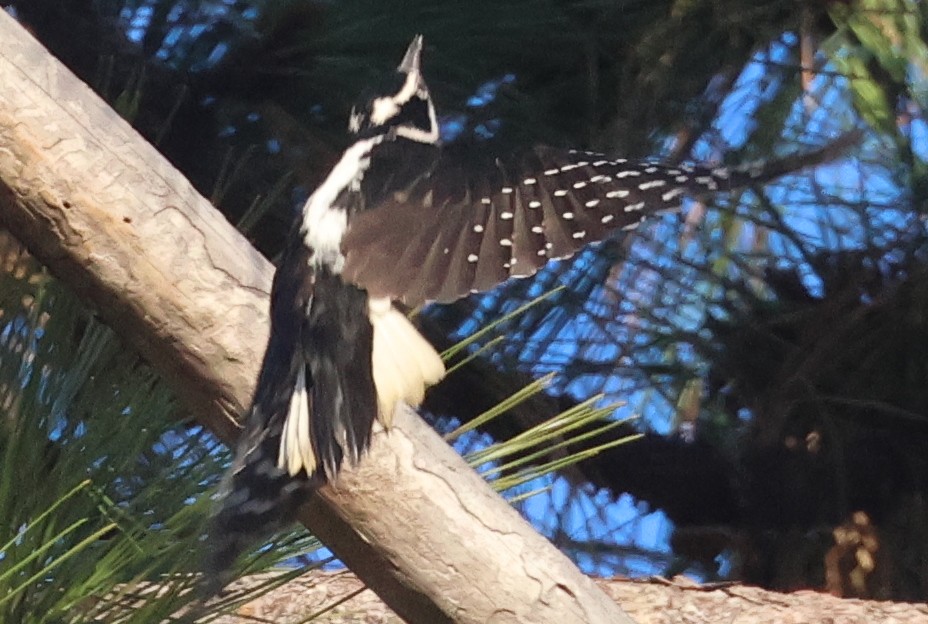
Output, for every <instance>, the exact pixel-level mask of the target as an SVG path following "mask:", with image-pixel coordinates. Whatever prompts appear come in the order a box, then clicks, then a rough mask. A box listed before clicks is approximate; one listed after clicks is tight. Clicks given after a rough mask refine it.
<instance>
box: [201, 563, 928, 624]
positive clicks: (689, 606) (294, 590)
mask: <svg viewBox="0 0 928 624" xmlns="http://www.w3.org/2000/svg"><path fill="white" fill-rule="evenodd" d="M261 579H262V577H249V578H246V579H243V580H242V581H241V583H242V585H243V586H250V585H254V584H255V583H257V582H258V581H260V580H261ZM677 580H678V581H679V582H669V581H665V580H662V579H661V580H650V579H649V580H641V581H632V580H628V579H618V578H616V579H599V580H597V583H598V584H599V586H600V587H601V588H602V589H603V590H604V591H605V592H606V593H608V594H609V595H610V596H612V597H613V598H614V599H615V600H616V601H617V602H618V603H619V604H620V605H621V606H622V608H623V609H625V610H626V612H627V613H629V614H630V615H632V616H634V618H635V620H636V621H637V622H638V624H680V623H681V622H682V623H685V624H718V623H719V622H724V623H726V624H800V623H801V624H873V623H875V622H880V624H924V622H928V605H925V604H913V603H905V602H878V601H876V600H844V599H841V598H835V597H834V596H829V595H827V594H820V593H817V592H813V591H800V592H793V593H791V594H779V593H776V592H772V591H767V590H763V589H760V588H758V587H746V586H744V585H735V584H732V585H718V586H712V587H706V586H699V585H694V584H692V583H688V582H687V580H686V579H685V578H679V579H675V581H677ZM362 588H363V584H362V583H361V582H360V581H359V580H358V579H357V578H355V577H354V576H352V575H351V574H350V573H347V572H318V571H317V572H313V573H311V574H308V575H306V576H303V577H301V578H299V579H296V580H294V581H291V582H290V583H287V584H286V585H283V586H282V587H280V588H279V589H276V590H274V591H272V592H270V593H268V594H267V595H265V596H262V597H261V598H258V599H256V600H254V601H252V602H249V603H248V604H245V605H243V606H242V607H240V608H239V609H238V610H237V611H236V613H235V614H234V615H226V616H223V617H221V618H219V619H218V620H216V624H250V623H251V622H254V618H264V621H270V622H290V621H293V620H294V619H295V616H297V615H298V614H300V613H305V612H306V611H307V607H308V606H309V605H317V607H318V606H319V605H333V604H335V603H336V602H340V601H342V600H344V602H341V603H340V604H338V606H335V607H333V608H332V609H331V611H327V612H326V613H325V614H324V615H322V616H321V617H320V618H319V619H318V620H314V622H318V624H349V623H351V622H366V623H368V624H396V623H397V622H399V618H397V617H396V616H394V615H393V614H391V613H390V612H389V611H388V610H387V609H386V607H385V606H384V605H383V603H381V602H380V601H379V600H377V597H376V596H374V595H372V594H370V593H369V592H362V593H360V594H359V595H357V596H354V597H350V596H351V595H352V594H353V593H355V592H358V591H360V590H361V589H362ZM349 597H350V598H349ZM564 622H565V624H568V621H567V620H565V621H564ZM569 624H573V622H570V623H569Z"/></svg>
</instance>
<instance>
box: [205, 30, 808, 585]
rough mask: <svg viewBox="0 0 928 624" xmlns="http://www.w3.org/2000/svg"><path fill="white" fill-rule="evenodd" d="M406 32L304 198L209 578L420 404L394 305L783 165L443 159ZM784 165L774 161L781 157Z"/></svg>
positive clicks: (429, 356) (432, 362) (277, 283)
mask: <svg viewBox="0 0 928 624" xmlns="http://www.w3.org/2000/svg"><path fill="white" fill-rule="evenodd" d="M421 49H422V39H421V37H417V38H416V39H414V40H413V42H412V44H411V45H410V46H409V49H408V50H407V52H406V55H405V56H404V58H403V61H402V62H401V63H400V65H399V67H398V68H397V71H396V72H395V73H393V74H391V75H390V76H389V77H387V79H386V81H385V84H384V85H383V86H382V87H381V88H380V89H379V90H377V91H376V92H374V93H373V95H371V96H370V97H367V98H365V99H364V102H363V104H361V105H360V106H357V107H355V109H353V112H352V115H351V118H350V122H349V128H350V130H351V132H352V134H353V135H354V143H352V144H351V146H349V147H348V149H346V150H345V152H344V153H343V155H342V157H341V159H340V160H339V162H338V163H337V164H336V165H335V166H334V167H333V169H332V171H331V172H330V173H329V175H328V177H327V178H326V179H325V181H324V182H323V183H322V184H321V185H320V186H319V187H318V188H317V189H316V191H315V192H314V193H313V194H312V196H311V197H310V198H309V200H308V201H307V202H306V205H305V206H304V207H303V210H302V211H301V214H300V216H299V218H298V219H297V222H296V223H295V225H294V227H293V231H292V232H291V235H290V237H289V239H288V244H287V248H286V250H285V253H284V257H283V260H282V262H281V265H280V268H279V269H278V271H277V273H276V276H275V279H274V285H273V289H272V295H271V337H270V340H269V343H268V348H267V352H266V354H265V357H264V361H263V364H262V369H261V374H260V377H259V380H258V385H257V390H256V392H255V396H254V400H253V404H252V406H251V409H250V411H249V414H248V417H247V421H246V424H245V431H244V433H243V435H242V438H241V440H240V442H239V444H238V446H237V448H236V451H235V458H234V461H233V465H232V467H231V469H230V472H229V475H227V477H226V480H225V482H224V485H223V488H222V492H221V495H222V500H221V502H220V505H219V508H218V511H217V513H216V515H215V517H214V519H213V523H212V529H211V539H212V542H211V543H212V562H211V568H212V569H211V572H212V574H213V576H212V579H211V583H212V585H213V588H214V589H215V588H217V587H218V586H221V585H222V584H223V583H224V581H225V580H226V579H225V577H224V576H223V573H224V571H225V570H226V569H227V568H228V566H229V565H230V564H231V563H232V561H233V560H234V558H235V556H236V555H237V554H238V553H239V552H241V551H242V550H244V549H245V548H246V547H247V546H248V545H249V544H250V543H251V542H252V541H254V540H256V539H257V538H258V537H260V536H262V535H265V534H267V533H269V532H271V531H273V530H275V529H277V528H279V527H280V526H282V525H283V524H284V523H286V522H289V521H290V520H291V518H292V516H293V514H294V512H295V510H296V508H297V507H298V506H299V504H300V503H301V502H303V501H304V500H305V498H306V497H307V495H308V493H309V492H311V491H312V490H313V489H314V488H315V487H317V486H318V485H320V484H322V483H325V482H327V481H330V480H332V479H334V478H335V477H336V476H337V474H338V471H339V469H340V467H341V465H342V463H343V461H344V460H345V459H347V460H348V461H349V462H352V463H353V462H356V461H357V460H358V458H359V457H360V456H361V454H362V453H363V452H364V451H365V450H366V449H367V447H368V446H369V444H370V440H371V433H372V427H373V425H374V419H375V418H377V419H379V420H380V421H381V422H382V423H383V424H384V425H385V426H389V424H390V420H391V417H392V415H393V411H394V409H395V408H396V406H397V405H398V404H399V403H408V404H411V405H418V404H419V403H420V402H421V401H422V399H423V396H424V392H425V389H426V388H427V387H428V386H430V385H432V384H435V383H437V382H438V381H439V380H440V379H441V377H442V375H443V374H444V366H443V364H442V362H441V360H440V358H439V356H438V354H437V353H436V352H435V350H434V349H433V348H432V347H431V345H430V344H429V343H428V342H427V341H426V340H425V339H424V338H423V337H422V336H421V335H420V334H419V333H418V332H417V331H416V330H415V328H414V327H413V325H412V324H410V322H409V321H408V320H407V319H406V317H405V315H404V314H403V312H401V311H400V310H398V309H397V308H396V307H395V306H394V304H395V303H401V304H403V305H405V306H410V307H412V306H418V305H420V304H423V303H426V302H433V301H434V302H450V301H454V300H455V299H457V298H459V297H462V296H464V295H467V294H468V293H471V292H478V291H484V290H487V289H490V288H493V287H495V286H497V285H498V284H500V283H501V282H503V281H505V280H506V279H508V278H510V277H514V276H527V275H531V274H533V273H535V272H536V271H537V270H538V269H539V268H541V267H542V266H543V265H544V264H545V263H546V262H547V261H548V260H550V259H553V258H563V257H566V256H569V255H571V254H573V253H575V252H576V251H577V250H578V249H580V248H581V247H583V246H584V245H586V244H588V243H591V242H594V241H598V240H602V239H603V238H605V237H607V236H609V235H610V234H612V233H614V232H616V231H622V230H631V229H634V228H635V227H637V225H638V224H639V223H640V222H641V221H642V220H643V219H645V218H646V217H647V216H649V215H653V214H656V213H660V212H664V211H667V210H674V209H677V208H679V206H680V202H681V200H682V198H683V196H684V195H687V194H689V195H693V194H696V195H701V194H705V193H710V192H714V191H718V190H726V189H728V188H731V187H735V186H743V185H745V184H747V183H750V182H751V181H752V180H754V179H757V178H761V177H763V178H765V179H766V178H769V177H774V176H776V175H779V174H781V173H785V172H786V171H772V170H771V169H769V168H768V169H758V170H756V171H751V170H733V171H729V170H727V169H723V168H715V169H712V168H699V167H692V166H683V165H680V166H664V165H659V164H653V163H649V162H628V161H626V160H622V159H610V158H608V157H606V156H603V155H601V154H594V153H588V152H575V151H561V150H555V149H551V148H541V147H538V148H534V149H532V150H529V151H527V152H526V153H525V154H523V155H521V156H518V157H515V158H511V159H509V160H507V161H505V162H504V161H499V160H497V161H493V162H492V164H491V165H490V166H488V167H485V168H482V169H479V168H478V169H469V168H466V167H463V166H462V165H461V164H459V163H458V162H456V161H454V160H453V159H451V158H449V157H447V155H446V154H443V152H442V150H441V147H440V144H439V126H438V121H437V119H436V114H435V108H434V106H433V104H432V100H431V98H430V95H429V91H428V88H427V86H426V84H425V81H424V79H423V77H422V73H421V71H420V53H421ZM793 164H796V165H801V164H802V163H786V162H785V161H784V166H785V167H788V166H791V165H793Z"/></svg>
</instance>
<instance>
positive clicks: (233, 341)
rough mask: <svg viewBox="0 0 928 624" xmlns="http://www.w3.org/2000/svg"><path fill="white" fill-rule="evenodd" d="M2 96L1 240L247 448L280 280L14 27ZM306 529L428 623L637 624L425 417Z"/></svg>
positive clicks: (0, 16)
mask: <svg viewBox="0 0 928 624" xmlns="http://www.w3.org/2000/svg"><path fill="white" fill-rule="evenodd" d="M0 85H2V88H0V225H2V226H3V227H5V228H7V229H9V230H10V231H11V232H12V233H13V234H14V235H15V236H16V237H17V238H18V239H19V240H20V241H22V242H23V243H24V244H25V245H26V246H27V248H29V250H30V251H31V252H32V253H33V254H34V255H35V256H36V257H37V258H38V259H39V260H41V261H42V262H44V263H45V264H46V265H47V266H48V267H49V268H50V269H51V270H52V272H53V273H54V274H55V275H56V276H57V277H58V278H59V279H60V280H62V282H64V283H65V284H67V285H68V286H69V287H71V288H72V289H73V290H74V291H75V292H76V293H77V294H79V295H80V296H81V297H82V298H83V299H84V301H85V302H86V303H87V304H88V305H90V306H92V307H93V308H95V309H96V310H97V311H98V312H99V313H100V315H101V316H102V317H103V318H104V319H105V320H106V321H107V322H108V323H109V324H110V325H111V326H112V327H113V328H114V329H115V330H116V331H117V332H118V333H119V334H120V335H121V336H122V338H123V339H124V340H125V341H126V342H127V343H128V344H131V345H132V346H133V347H135V348H136V349H138V351H139V352H140V353H141V354H143V355H144V357H145V358H146V359H147V360H148V361H149V363H150V364H151V365H152V366H153V367H154V368H155V369H157V370H158V371H159V372H160V373H161V374H162V375H163V377H164V378H165V379H166V380H167V381H169V382H170V383H171V384H172V385H173V387H174V388H175V389H176V391H177V393H178V394H179V396H180V397H181V398H182V399H183V400H184V401H185V405H186V407H187V409H189V411H190V413H191V414H192V415H193V417H194V418H196V419H197V420H198V421H200V422H201V423H202V424H204V425H205V426H207V427H209V428H210V429H212V430H213V431H215V432H216V433H217V435H219V436H220V437H221V438H222V439H224V440H225V441H227V442H231V441H232V440H233V439H234V438H235V436H236V435H237V432H238V425H237V422H236V418H237V417H238V416H239V415H240V414H241V413H242V412H243V407H244V406H245V405H246V404H247V402H248V401H249V399H250V396H251V393H252V390H253V384H254V381H255V379H256V376H257V372H258V367H259V364H260V360H261V353H262V350H263V349H264V346H265V341H266V339H267V332H268V317H267V302H268V293H269V290H270V280H271V274H272V267H271V266H270V264H269V263H268V262H267V261H266V260H265V259H264V258H263V257H262V256H261V255H260V254H258V253H257V252H256V251H255V250H254V249H253V248H252V247H251V246H250V245H249V244H248V242H247V241H246V240H245V239H244V238H243V237H242V236H240V235H239V234H238V233H237V232H236V231H235V230H234V229H233V228H232V226H231V225H229V224H228V223H227V222H226V220H225V219H224V217H223V216H222V215H221V214H220V213H219V212H218V211H216V210H214V209H213V208H212V207H211V206H210V205H209V203H208V202H207V201H206V200H205V199H203V198H202V197H201V196H200V195H199V194H197V193H196V191H195V190H194V189H193V188H192V187H191V186H190V184H189V183H188V182H187V181H186V180H185V179H184V178H183V176H182V175H181V174H180V173H178V172H177V171H176V170H175V169H174V168H173V167H171V165H170V164H169V163H168V162H167V161H166V160H165V159H164V158H162V157H161V156H160V155H159V154H158V153H157V151H155V149H154V148H153V147H151V146H150V145H148V144H147V143H146V142H145V141H144V140H143V139H142V138H141V137H140V136H138V135H137V134H136V133H135V132H134V131H133V130H132V129H131V128H130V127H129V125H128V124H127V123H125V122H124V121H123V120H122V119H121V118H119V116H118V115H117V114H116V113H115V112H114V111H112V110H111V109H110V108H109V107H107V106H106V104H105V103H103V102H102V101H101V100H100V99H99V98H98V97H97V96H96V95H95V94H94V93H93V92H92V91H91V90H90V89H89V88H88V87H87V86H86V85H84V84H83V83H81V82H80V81H79V80H78V79H77V78H75V77H74V76H73V75H72V74H71V73H70V72H69V71H68V70H67V69H65V68H64V67H63V66H62V65H61V64H60V63H59V62H58V61H57V60H56V59H54V58H53V57H52V56H51V55H50V54H49V53H48V52H47V51H46V50H45V49H44V48H42V47H41V45H39V44H38V43H37V42H36V41H34V40H33V39H32V37H31V36H29V34H28V33H26V32H25V31H24V30H23V29H22V28H20V27H19V25H18V24H16V22H15V21H14V20H13V19H12V18H11V17H9V16H8V15H7V14H6V13H4V12H2V11H0ZM301 519H302V520H303V522H305V524H306V525H307V526H308V527H309V528H310V529H311V530H312V531H313V533H314V534H316V535H317V536H318V537H319V538H320V539H322V540H323V541H324V542H325V543H326V544H327V545H328V546H330V547H331V548H332V550H333V551H334V552H335V553H336V554H337V555H338V556H339V557H340V558H341V559H342V560H343V561H344V562H345V563H346V564H348V565H349V566H350V567H351V568H352V570H353V571H354V572H355V573H357V574H358V576H359V577H361V579H362V580H363V581H364V582H365V583H367V584H368V586H370V587H371V588H372V589H373V590H374V591H375V592H377V593H378V594H379V595H380V596H381V597H382V598H383V600H384V601H385V602H386V603H387V604H388V605H389V606H390V607H391V608H392V609H394V610H395V611H396V612H397V613H398V614H399V615H400V616H402V617H403V618H405V619H407V620H409V621H412V622H427V623H429V624H432V623H436V622H474V623H478V622H479V623H481V624H482V623H485V622H552V623H557V624H562V623H564V622H585V623H599V622H602V623H609V624H613V623H620V624H621V623H622V622H630V620H629V619H628V618H627V617H626V616H625V615H624V614H623V613H622V612H621V611H620V610H619V609H618V607H617V606H616V605H615V604H614V603H613V602H612V601H611V600H610V599H609V597H608V596H606V595H605V594H604V593H603V592H602V591H601V590H599V589H598V588H597V586H596V585H595V583H593V582H592V581H591V580H590V579H588V578H587V577H585V576H584V575H583V574H581V573H580V572H579V570H577V568H576V567H575V566H574V565H573V564H572V563H571V562H570V561H569V560H568V559H567V558H566V557H565V556H564V555H562V554H561V553H560V552H558V551H557V550H556V549H555V548H554V547H553V546H552V545H551V544H550V543H548V542H547V540H545V539H544V538H543V537H541V536H540V535H538V534H537V533H536V532H535V531H534V530H533V529H532V527H531V526H530V525H529V524H528V523H526V522H525V521H524V520H523V519H522V518H521V517H519V515H518V514H517V513H516V512H515V511H514V510H513V509H512V508H511V507H510V506H509V505H507V504H506V503H505V502H504V501H503V500H502V499H501V498H500V497H498V496H496V495H495V494H494V493H493V492H492V491H491V490H490V489H489V488H488V487H487V485H486V484H485V483H483V482H482V480H481V479H480V478H479V477H478V476H477V475H476V474H475V473H474V472H473V471H472V470H470V469H469V468H468V467H467V466H466V465H465V464H464V462H463V461H462V460H461V458H460V457H458V456H457V455H456V454H455V453H454V451H453V450H452V449H450V448H449V447H448V446H447V445H446V444H445V443H444V442H443V441H442V440H441V439H440V438H439V437H438V436H437V435H436V434H435V433H434V432H433V431H432V430H431V429H430V428H429V427H428V426H427V425H426V424H425V423H423V422H422V421H421V420H420V419H419V418H418V417H417V416H416V415H415V414H412V413H407V414H404V415H401V416H400V417H399V418H398V419H397V423H396V427H395V429H393V430H392V431H391V433H390V434H389V435H385V434H383V433H382V432H381V433H378V434H377V435H376V437H375V440H374V444H373V448H372V450H371V452H370V454H369V455H368V456H367V457H365V459H364V461H362V462H361V465H360V466H359V467H358V468H357V469H354V470H348V471H346V472H345V473H344V474H343V475H342V477H340V479H339V481H338V484H337V486H332V487H326V488H323V490H322V491H321V492H320V496H319V497H316V500H315V501H314V503H313V504H310V505H307V506H306V507H305V509H304V513H302V515H301Z"/></svg>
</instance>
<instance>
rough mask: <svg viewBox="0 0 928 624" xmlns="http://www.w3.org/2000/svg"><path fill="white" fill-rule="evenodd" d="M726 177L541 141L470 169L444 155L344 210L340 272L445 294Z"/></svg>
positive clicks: (493, 281) (521, 268) (365, 282)
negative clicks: (353, 209) (404, 181)
mask: <svg viewBox="0 0 928 624" xmlns="http://www.w3.org/2000/svg"><path fill="white" fill-rule="evenodd" d="M744 176H749V174H747V173H746V174H744V175H743V176H742V177H744ZM730 185H731V180H730V176H729V172H728V170H727V169H724V168H719V169H701V168H695V167H691V166H683V165H681V166H665V165H659V164H654V163H650V162H629V161H626V160H623V159H619V160H614V159H609V158H607V157H606V156H603V155H602V154H596V153H591V152H576V151H570V152H568V151H559V150H555V149H551V148H546V147H536V148H534V149H532V150H530V151H529V152H527V153H526V154H524V155H523V156H521V157H519V158H517V159H514V160H513V161H511V162H507V163H503V162H500V161H497V162H495V163H493V164H492V165H491V166H489V167H485V168H484V170H483V171H481V172H478V173H476V174H475V173H473V172H465V170H464V169H463V168H462V167H461V166H459V165H457V164H456V163H454V162H451V161H450V160H442V161H439V163H438V165H437V166H436V167H435V169H434V170H433V171H432V173H431V175H429V176H428V177H423V178H421V179H420V180H418V181H417V182H416V183H415V184H414V185H413V186H412V187H410V188H409V189H407V190H405V191H403V192H399V193H394V194H393V195H392V196H390V197H388V198H387V199H386V200H385V201H384V202H382V203H381V204H380V205H378V206H376V207H374V208H372V209H370V210H367V211H365V212H361V213H359V214H356V215H354V216H353V217H352V219H351V221H350V223H349V226H348V230H347V232H346V234H345V237H344V238H343V240H342V251H343V253H344V254H345V266H344V269H343V271H342V278H343V279H346V280H348V281H351V282H353V283H355V284H357V285H359V286H361V287H362V288H364V289H365V290H367V291H368V293H369V294H370V295H371V296H373V297H390V298H391V299H393V300H396V301H402V302H403V303H405V304H406V305H409V306H417V305H419V304H422V303H425V302H429V301H437V302H442V303H446V302H451V301H454V300H456V299H458V298H460V297H462V296H464V295H467V294H469V293H471V292H479V291H484V290H489V289H491V288H493V287H495V286H496V285H498V284H500V283H501V282H503V281H505V280H507V279H508V278H510V277H515V276H528V275H532V274H534V273H535V272H536V271H538V269H540V268H541V267H542V266H544V264H545V263H546V262H548V260H551V259H554V258H564V257H567V256H570V255H572V254H573V253H575V252H576V251H577V250H579V249H580V248H581V247H583V246H584V245H586V244H588V243H591V242H594V241H599V240H602V239H604V238H606V237H607V236H609V235H610V234H611V233H612V232H615V231H616V230H631V229H634V228H635V227H637V225H638V224H639V223H640V222H641V221H642V220H643V219H644V218H645V217H647V216H649V215H653V214H656V213H660V212H664V211H668V210H676V209H678V208H679V207H680V203H681V201H682V198H683V197H684V196H685V195H687V194H690V195H692V194H697V195H698V194H704V193H706V192H711V191H715V190H718V189H724V188H728V187H729V186H730Z"/></svg>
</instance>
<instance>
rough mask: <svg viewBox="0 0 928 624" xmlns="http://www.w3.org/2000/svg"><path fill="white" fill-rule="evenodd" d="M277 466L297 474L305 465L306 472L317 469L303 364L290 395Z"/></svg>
mask: <svg viewBox="0 0 928 624" xmlns="http://www.w3.org/2000/svg"><path fill="white" fill-rule="evenodd" d="M277 466H278V467H279V468H280V469H281V470H286V471H287V472H288V473H290V476H291V477H294V476H296V475H297V474H298V473H299V472H300V470H302V469H303V467H304V466H305V468H306V474H308V475H311V474H312V473H313V471H314V470H315V469H316V454H315V453H313V444H312V439H311V438H310V435H309V393H308V392H306V370H305V369H304V368H303V367H302V366H301V367H300V370H299V373H297V377H296V385H295V386H294V388H293V396H292V397H290V411H289V412H288V413H287V420H286V421H285V422H284V429H283V433H282V434H281V438H280V452H279V453H278V455H277Z"/></svg>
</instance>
